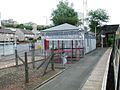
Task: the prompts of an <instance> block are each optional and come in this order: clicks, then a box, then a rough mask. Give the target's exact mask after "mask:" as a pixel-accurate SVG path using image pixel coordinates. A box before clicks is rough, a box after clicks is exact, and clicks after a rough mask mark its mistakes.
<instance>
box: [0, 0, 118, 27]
mask: <svg viewBox="0 0 120 90" xmlns="http://www.w3.org/2000/svg"><path fill="white" fill-rule="evenodd" d="M59 1H60V0H0V12H1V19H2V20H3V19H13V20H15V21H17V22H19V23H27V22H34V23H37V24H39V25H46V24H50V23H51V22H50V19H51V13H52V11H53V10H54V9H56V5H57V4H58V3H59ZM68 1H69V2H70V3H73V5H74V6H73V8H74V9H75V10H76V11H77V12H83V0H68ZM98 8H101V9H105V10H106V11H107V13H108V14H109V16H110V21H109V24H120V20H119V17H120V10H119V9H120V0H87V10H88V11H89V10H96V9H98Z"/></svg>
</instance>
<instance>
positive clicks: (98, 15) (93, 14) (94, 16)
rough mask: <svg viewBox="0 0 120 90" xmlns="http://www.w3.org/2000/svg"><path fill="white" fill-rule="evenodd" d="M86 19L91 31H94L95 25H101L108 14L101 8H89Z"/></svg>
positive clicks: (107, 18) (105, 20) (107, 17)
mask: <svg viewBox="0 0 120 90" xmlns="http://www.w3.org/2000/svg"><path fill="white" fill-rule="evenodd" d="M88 16H89V17H88V18H87V20H88V21H89V27H90V29H91V31H93V32H94V31H95V27H97V26H99V25H102V23H103V22H108V20H109V16H108V14H107V12H106V11H105V10H103V9H97V10H95V11H93V10H91V11H90V12H89V13H88Z"/></svg>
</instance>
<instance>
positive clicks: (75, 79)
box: [36, 48, 107, 90]
mask: <svg viewBox="0 0 120 90" xmlns="http://www.w3.org/2000/svg"><path fill="white" fill-rule="evenodd" d="M106 50H107V48H103V49H101V48H99V49H97V50H95V51H93V52H91V53H89V54H87V55H85V57H84V58H82V59H80V61H79V62H77V63H75V64H72V66H71V67H69V68H68V69H67V70H65V71H64V72H63V73H62V74H60V75H59V76H58V77H56V78H55V79H54V80H52V81H50V82H48V83H47V84H45V85H43V86H41V87H39V88H38V89H36V90H81V88H82V86H83V85H84V83H85V81H86V80H87V78H88V77H89V75H90V73H91V71H92V70H93V69H94V67H95V65H96V64H97V62H98V61H99V59H100V57H101V56H102V55H103V54H104V52H105V51H106Z"/></svg>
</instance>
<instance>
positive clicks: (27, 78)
mask: <svg viewBox="0 0 120 90" xmlns="http://www.w3.org/2000/svg"><path fill="white" fill-rule="evenodd" d="M25 83H29V77H28V63H27V52H25Z"/></svg>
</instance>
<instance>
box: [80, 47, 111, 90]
mask: <svg viewBox="0 0 120 90" xmlns="http://www.w3.org/2000/svg"><path fill="white" fill-rule="evenodd" d="M108 51H109V55H110V54H111V48H108V49H107V50H106V52H108ZM106 52H105V53H106ZM105 53H104V54H105ZM104 54H103V55H102V56H101V58H102V57H103V56H104ZM101 58H100V59H101ZM108 59H110V56H109V57H108V58H107V66H108V65H109V60H108ZM99 62H100V61H99ZM99 62H98V63H96V65H95V67H94V68H93V70H92V72H91V73H90V75H92V73H93V72H94V69H95V68H96V67H97V65H98V64H99ZM107 66H106V67H107ZM105 71H108V68H105ZM107 74H108V73H107V72H105V73H104V76H103V79H102V85H101V90H105V85H106V84H105V83H106V81H104V79H106V75H107ZM89 77H91V76H89ZM89 77H88V78H89ZM88 78H87V79H88ZM86 82H87V80H86V81H85V83H84V84H83V85H82V87H80V88H79V89H78V90H81V89H82V90H84V89H83V87H84V85H85V84H86ZM104 84H105V85H104ZM85 90H89V89H88V88H87V89H85Z"/></svg>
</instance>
